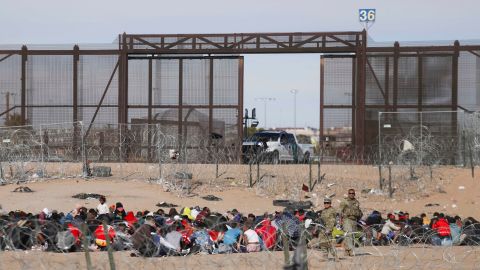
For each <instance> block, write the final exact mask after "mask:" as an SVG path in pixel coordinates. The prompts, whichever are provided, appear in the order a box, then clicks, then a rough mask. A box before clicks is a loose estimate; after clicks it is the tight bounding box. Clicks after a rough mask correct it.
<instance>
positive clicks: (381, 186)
mask: <svg viewBox="0 0 480 270" xmlns="http://www.w3.org/2000/svg"><path fill="white" fill-rule="evenodd" d="M378 183H379V185H378V186H379V188H380V190H383V178H382V164H381V163H379V164H378Z"/></svg>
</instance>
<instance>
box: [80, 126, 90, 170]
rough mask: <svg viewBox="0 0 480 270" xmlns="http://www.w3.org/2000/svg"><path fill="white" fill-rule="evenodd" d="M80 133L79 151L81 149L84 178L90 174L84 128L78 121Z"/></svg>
mask: <svg viewBox="0 0 480 270" xmlns="http://www.w3.org/2000/svg"><path fill="white" fill-rule="evenodd" d="M79 124H80V133H81V140H82V141H81V151H82V177H84V178H86V177H88V176H90V175H89V174H90V172H89V168H88V166H89V165H88V161H87V146H86V145H85V144H86V142H85V139H86V138H85V135H86V134H85V130H84V126H83V122H82V121H80V123H79Z"/></svg>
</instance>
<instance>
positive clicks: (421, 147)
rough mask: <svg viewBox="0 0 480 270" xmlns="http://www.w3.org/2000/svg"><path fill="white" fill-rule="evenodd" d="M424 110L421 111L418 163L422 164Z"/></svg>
mask: <svg viewBox="0 0 480 270" xmlns="http://www.w3.org/2000/svg"><path fill="white" fill-rule="evenodd" d="M424 156H425V155H424V153H423V112H420V158H419V159H418V165H419V166H420V165H422V163H423V157H424Z"/></svg>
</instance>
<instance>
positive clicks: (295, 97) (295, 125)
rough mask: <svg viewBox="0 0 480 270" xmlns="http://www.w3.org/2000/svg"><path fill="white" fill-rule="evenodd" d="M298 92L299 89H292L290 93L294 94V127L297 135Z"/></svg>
mask: <svg viewBox="0 0 480 270" xmlns="http://www.w3.org/2000/svg"><path fill="white" fill-rule="evenodd" d="M298 92H299V90H298V89H292V90H290V93H292V94H293V128H294V131H295V135H297V94H298Z"/></svg>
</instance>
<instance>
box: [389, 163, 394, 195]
mask: <svg viewBox="0 0 480 270" xmlns="http://www.w3.org/2000/svg"><path fill="white" fill-rule="evenodd" d="M388 196H389V197H390V198H392V196H393V190H392V164H388Z"/></svg>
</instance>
